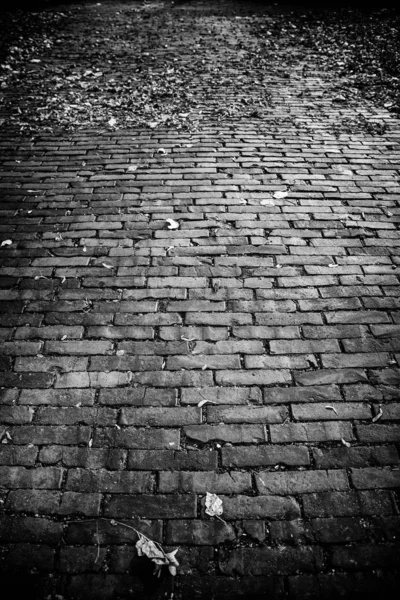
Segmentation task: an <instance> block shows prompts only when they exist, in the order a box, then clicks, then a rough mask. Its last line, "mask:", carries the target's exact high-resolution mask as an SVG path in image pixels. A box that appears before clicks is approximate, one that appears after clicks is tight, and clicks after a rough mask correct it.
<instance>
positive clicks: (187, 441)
mask: <svg viewBox="0 0 400 600" xmlns="http://www.w3.org/2000/svg"><path fill="white" fill-rule="evenodd" d="M164 6H165V5H164ZM121 7H122V8H121ZM124 7H126V5H121V6H120V5H117V7H116V5H115V3H114V4H103V5H102V6H96V5H94V4H88V5H85V6H84V7H83V8H81V9H80V11H77V12H76V14H75V13H74V12H73V13H72V16H70V17H69V19H70V20H69V21H68V23H67V27H70V28H71V29H72V30H73V31H76V39H79V35H80V31H81V30H82V29H83V28H84V27H87V26H88V24H90V23H92V21H93V20H95V22H96V27H97V28H98V29H99V30H100V31H104V32H106V31H107V28H108V27H109V26H110V22H111V20H112V18H113V14H114V12H115V10H117V9H119V10H123V9H124ZM213 7H214V8H215V7H216V8H217V9H218V10H220V13H218V10H217V11H216V16H215V15H214V13H213V11H212V10H211V12H210V11H208V10H207V7H205V6H204V5H201V4H196V5H194V4H193V3H189V4H188V5H185V4H182V5H179V4H178V6H177V7H175V8H174V7H171V6H169V8H168V10H171V11H175V13H173V14H174V16H175V17H176V18H178V17H179V18H181V19H183V20H185V19H187V18H189V15H190V16H191V18H192V16H193V14H194V15H195V16H196V15H197V16H198V17H201V16H203V18H207V19H209V22H210V23H211V24H212V23H214V24H216V26H218V27H221V31H225V33H226V32H227V31H228V30H229V24H230V23H231V19H234V17H235V16H236V17H237V16H238V14H239V16H240V15H242V17H243V16H244V18H243V19H242V21H241V22H240V23H236V25H237V26H238V27H243V35H247V36H248V37H249V40H251V33H250V32H247V30H246V18H245V16H246V13H243V14H242V13H240V12H239V13H235V12H232V10H233V9H232V7H231V5H228V6H227V7H226V5H221V4H217V3H215V4H214V5H213ZM234 8H235V10H237V8H238V5H235V7H234ZM239 8H240V9H243V10H244V11H246V10H248V11H249V14H250V13H251V10H252V8H254V7H249V5H246V6H243V5H241V6H239ZM258 10H260V13H256V15H257V14H259V15H260V16H259V18H261V15H262V12H263V11H262V8H261V9H260V8H258ZM251 14H253V13H251ZM270 18H271V19H273V18H274V16H273V14H272V15H271V16H270ZM236 21H239V19H236ZM164 35H165V36H166V39H167V40H168V39H169V38H168V35H169V31H168V28H167V29H165V32H164ZM225 50H226V48H225V46H224V44H223V43H222V42H221V53H222V52H224V51H225ZM156 51H157V52H159V53H162V52H164V50H163V47H162V46H158V47H157V50H156ZM60 56H61V58H60V60H62V54H61V55H60ZM77 56H78V58H79V48H77ZM281 59H282V65H283V68H285V69H287V70H288V72H289V76H287V75H286V74H285V73H280V72H278V73H269V74H267V75H266V79H267V81H268V86H269V89H270V91H271V105H270V108H269V112H268V114H267V115H266V116H265V118H263V119H258V118H245V119H240V118H236V119H235V118H231V119H223V120H221V122H215V121H214V120H212V119H211V118H210V119H209V121H208V122H207V120H206V121H205V122H204V121H203V122H202V123H201V124H200V125H199V127H198V129H197V130H196V131H192V132H184V131H176V130H173V129H168V128H163V127H158V128H155V129H154V130H151V129H150V130H149V129H146V128H141V129H134V130H132V129H131V130H129V129H122V130H119V129H116V130H110V128H108V129H107V128H103V129H102V130H93V129H90V128H86V129H85V128H83V129H82V130H79V131H75V132H72V133H55V132H48V133H46V132H44V133H42V134H40V135H39V136H33V138H31V137H29V136H25V137H15V136H11V135H10V134H8V133H7V132H6V133H5V134H3V136H2V138H1V155H2V168H3V176H2V179H1V184H0V185H1V198H2V201H1V206H0V209H1V225H0V229H1V240H5V239H10V240H12V245H10V246H4V247H2V248H1V260H2V279H1V287H2V289H1V291H0V296H1V309H2V315H1V329H0V333H1V339H2V356H1V358H0V369H1V374H0V375H1V376H0V381H1V390H0V398H1V407H0V419H1V423H2V425H1V428H0V434H1V438H2V442H1V447H0V465H1V466H0V486H1V487H0V498H1V506H2V512H1V515H0V536H1V543H2V555H1V557H2V558H1V560H2V570H3V572H4V577H5V581H10V582H11V583H12V585H13V589H14V590H16V589H18V586H20V585H22V584H24V585H25V586H26V587H25V588H24V589H25V591H26V590H27V589H28V590H29V594H30V595H29V597H31V598H32V597H35V598H38V599H44V598H49V599H50V598H51V599H53V598H54V599H56V598H57V599H59V600H60V598H61V597H62V598H66V599H67V598H68V599H80V598H91V599H100V600H103V599H104V600H106V599H111V598H112V599H117V598H133V597H134V598H138V599H139V598H144V597H145V594H144V592H143V588H142V584H141V583H140V581H139V580H138V578H137V577H134V576H133V575H132V572H131V561H132V558H133V557H134V556H135V549H134V543H135V542H136V539H137V537H136V534H135V533H134V532H133V531H132V530H131V529H128V528H126V527H124V526H122V525H115V524H113V523H114V520H117V521H119V522H122V523H124V524H128V525H130V526H134V527H135V528H137V529H138V530H139V531H142V532H143V533H145V534H146V535H148V536H149V537H151V538H152V539H155V540H157V541H159V542H161V543H162V544H163V545H164V546H165V547H166V548H171V549H173V548H174V547H176V546H179V547H180V550H179V552H178V555H177V558H178V559H179V560H180V563H181V565H180V568H179V572H178V577H177V584H176V594H177V597H178V598H181V599H182V600H185V599H187V598H210V599H211V598H214V599H221V600H222V599H225V598H239V597H241V598H260V599H261V598H269V599H271V598H276V599H283V598H288V599H293V600H302V599H303V598H304V599H320V598H324V599H326V598H332V599H333V598H335V599H336V598H339V597H340V598H349V599H350V598H351V599H352V598H361V597H362V598H370V597H371V598H372V597H373V598H375V597H376V596H377V594H382V596H384V597H386V598H390V597H392V596H391V594H392V593H393V594H394V590H395V589H396V584H398V583H399V542H398V541H397V540H398V533H399V523H400V520H399V516H398V506H399V505H398V495H397V494H398V488H399V485H400V470H399V455H398V444H399V441H400V429H399V420H400V409H399V403H398V400H399V383H400V370H399V364H400V342H399V331H400V317H399V315H400V312H399V308H400V301H399V294H398V292H399V287H398V286H399V273H400V270H399V269H400V266H399V265H400V255H399V248H400V241H399V228H398V224H399V221H400V208H399V207H400V204H399V202H400V195H399V194H398V172H399V162H398V161H399V156H400V149H399V145H398V142H399V138H400V127H399V121H397V120H395V119H394V118H393V117H392V116H390V114H389V113H388V112H387V111H385V110H381V109H379V108H377V107H374V106H373V105H371V104H368V103H367V102H365V101H363V100H362V99H360V98H357V99H356V101H354V102H353V103H350V104H349V105H347V104H346V105H343V104H342V103H340V102H336V101H335V98H334V96H333V94H332V93H325V90H328V91H329V90H330V88H329V84H330V79H329V77H327V75H326V74H325V73H321V72H316V71H315V70H313V68H312V64H313V63H312V56H310V57H308V58H307V61H308V62H307V61H306V63H307V71H305V70H304V68H303V67H304V64H305V63H304V64H297V63H296V64H295V65H294V66H293V64H292V63H291V61H290V60H289V57H287V56H282V57H281ZM76 60H77V59H76ZM82 60H83V59H82ZM217 60H218V56H216V61H217ZM127 68H128V67H127ZM236 68H237V69H239V72H240V65H239V66H237V67H236ZM243 68H245V67H243ZM200 84H201V80H200V83H199V85H200ZM203 85H206V84H203ZM229 93H230V92H229ZM232 93H234V92H232ZM304 96H307V98H308V99H307V98H306V100H305V99H304ZM361 113H362V114H363V115H364V118H365V119H366V120H367V121H368V122H369V123H374V122H376V121H379V122H380V123H382V122H383V123H384V124H385V127H386V131H385V132H384V133H383V134H376V133H375V134H373V132H372V133H371V132H368V131H359V132H356V133H354V132H348V133H346V132H339V135H337V132H334V131H332V126H333V125H334V124H336V125H337V124H340V123H341V122H343V120H344V119H348V118H352V117H354V116H355V115H360V114H361ZM335 133H336V135H335ZM160 148H162V149H163V151H162V152H160ZM132 167H137V168H135V169H134V168H132ZM277 192H284V193H283V194H281V193H278V194H277ZM171 217H173V219H175V220H176V221H177V222H178V223H179V228H178V229H176V230H169V229H167V224H166V219H167V218H171ZM205 401H207V402H205ZM206 492H213V493H216V494H218V495H219V496H220V498H221V499H222V500H223V506H224V513H223V515H222V516H223V519H224V520H223V521H221V520H218V519H216V518H212V517H209V516H207V515H206V514H205V512H204V498H205V494H206Z"/></svg>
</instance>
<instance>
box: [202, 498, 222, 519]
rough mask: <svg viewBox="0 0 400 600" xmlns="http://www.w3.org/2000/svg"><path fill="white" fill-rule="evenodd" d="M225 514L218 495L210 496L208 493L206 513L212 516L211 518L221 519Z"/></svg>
mask: <svg viewBox="0 0 400 600" xmlns="http://www.w3.org/2000/svg"><path fill="white" fill-rule="evenodd" d="M223 512H224V509H223V507H222V500H221V498H219V497H218V496H217V494H210V492H207V495H206V513H207V514H208V515H210V517H219V516H220V515H222V513H223Z"/></svg>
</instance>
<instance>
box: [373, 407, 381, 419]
mask: <svg viewBox="0 0 400 600" xmlns="http://www.w3.org/2000/svg"><path fill="white" fill-rule="evenodd" d="M382 415H383V410H382V407H381V406H380V407H379V412H378V414H376V415H375V416H374V418H373V419H372V422H373V423H376V422H377V421H379V419H380V418H381V417H382Z"/></svg>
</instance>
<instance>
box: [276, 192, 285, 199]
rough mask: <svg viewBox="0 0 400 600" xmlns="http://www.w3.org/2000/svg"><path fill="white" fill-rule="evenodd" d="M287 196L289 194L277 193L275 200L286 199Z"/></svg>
mask: <svg viewBox="0 0 400 600" xmlns="http://www.w3.org/2000/svg"><path fill="white" fill-rule="evenodd" d="M287 195H288V192H275V193H274V198H286V196H287Z"/></svg>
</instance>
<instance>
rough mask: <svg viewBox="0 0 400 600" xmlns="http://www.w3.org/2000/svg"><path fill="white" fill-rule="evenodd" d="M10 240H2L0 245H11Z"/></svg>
mask: <svg viewBox="0 0 400 600" xmlns="http://www.w3.org/2000/svg"><path fill="white" fill-rule="evenodd" d="M11 244H12V240H4V241H2V242H1V247H3V246H11Z"/></svg>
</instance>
